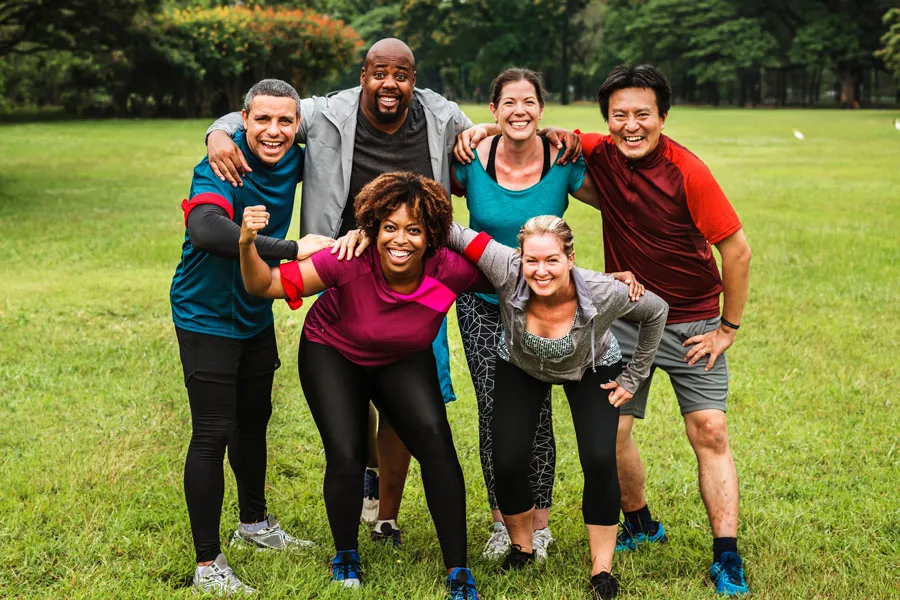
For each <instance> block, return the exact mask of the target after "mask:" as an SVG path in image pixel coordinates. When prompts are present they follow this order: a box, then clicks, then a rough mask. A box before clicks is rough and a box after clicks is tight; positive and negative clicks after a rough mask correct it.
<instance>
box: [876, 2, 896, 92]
mask: <svg viewBox="0 0 900 600" xmlns="http://www.w3.org/2000/svg"><path fill="white" fill-rule="evenodd" d="M883 20H884V24H885V25H887V26H888V27H889V29H888V30H887V32H886V33H885V34H884V35H883V36H881V43H882V44H884V46H883V47H882V48H881V49H879V50H878V51H877V52H876V53H875V54H876V55H877V56H879V57H880V58H881V59H882V60H884V64H885V65H886V66H887V68H888V69H890V70H891V72H892V73H893V74H894V77H896V78H897V79H898V80H900V8H892V9H890V10H889V11H887V12H886V13H884V19H883Z"/></svg>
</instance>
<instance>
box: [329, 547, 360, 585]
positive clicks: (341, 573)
mask: <svg viewBox="0 0 900 600" xmlns="http://www.w3.org/2000/svg"><path fill="white" fill-rule="evenodd" d="M360 579H361V578H360V568H359V553H358V552H357V551H356V550H339V551H338V553H337V554H335V555H334V558H333V559H332V560H331V580H332V581H334V582H335V583H339V584H341V585H342V586H344V587H348V588H358V587H359V584H360Z"/></svg>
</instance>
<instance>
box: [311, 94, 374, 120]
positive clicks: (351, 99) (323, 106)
mask: <svg viewBox="0 0 900 600" xmlns="http://www.w3.org/2000/svg"><path fill="white" fill-rule="evenodd" d="M361 92H362V88H360V87H359V86H357V87H353V88H348V89H346V90H337V91H335V92H330V93H328V94H327V95H325V96H313V97H312V98H311V100H313V101H314V102H315V104H314V106H315V107H316V108H317V109H318V110H320V111H321V110H328V111H329V112H330V113H332V114H333V115H335V116H336V117H338V118H341V117H345V116H347V115H350V114H352V113H355V112H356V109H357V108H358V107H359V95H360V93H361Z"/></svg>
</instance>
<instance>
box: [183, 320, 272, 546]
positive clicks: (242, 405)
mask: <svg viewBox="0 0 900 600" xmlns="http://www.w3.org/2000/svg"><path fill="white" fill-rule="evenodd" d="M176 333H177V335H178V342H179V346H180V350H181V360H182V366H183V367H184V376H185V380H186V381H185V386H186V387H187V392H188V400H189V401H190V405H191V427H192V433H191V443H190V445H189V446H188V452H187V458H186V459H185V462H184V495H185V498H186V500H187V505H188V515H189V516H190V520H191V534H192V535H193V538H194V550H195V552H196V554H197V562H204V561H208V560H215V558H216V556H217V555H218V554H219V552H221V548H220V545H219V522H220V518H221V514H222V499H223V496H224V494H225V474H224V469H223V467H222V463H223V461H224V459H225V449H226V447H227V449H228V460H229V462H230V463H231V469H232V471H234V477H235V479H236V480H237V490H238V506H239V509H240V520H241V521H242V522H244V523H255V522H259V521H262V520H263V519H265V518H266V495H265V484H266V428H267V426H268V423H269V418H270V417H271V416H272V380H273V378H274V371H275V369H276V368H277V366H278V351H277V346H276V345H275V333H274V329H273V328H269V329H267V330H266V331H264V332H263V333H261V334H259V335H258V336H256V337H254V338H251V339H249V340H233V339H229V338H223V337H219V336H213V335H204V334H199V333H192V332H188V331H184V330H181V329H176Z"/></svg>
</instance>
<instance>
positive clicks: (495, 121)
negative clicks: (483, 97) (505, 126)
mask: <svg viewBox="0 0 900 600" xmlns="http://www.w3.org/2000/svg"><path fill="white" fill-rule="evenodd" d="M488 108H490V109H491V115H493V117H494V123H497V107H496V106H494V103H493V102H491V103H490V104H489V105H488Z"/></svg>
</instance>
